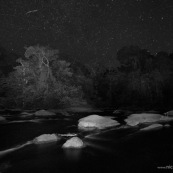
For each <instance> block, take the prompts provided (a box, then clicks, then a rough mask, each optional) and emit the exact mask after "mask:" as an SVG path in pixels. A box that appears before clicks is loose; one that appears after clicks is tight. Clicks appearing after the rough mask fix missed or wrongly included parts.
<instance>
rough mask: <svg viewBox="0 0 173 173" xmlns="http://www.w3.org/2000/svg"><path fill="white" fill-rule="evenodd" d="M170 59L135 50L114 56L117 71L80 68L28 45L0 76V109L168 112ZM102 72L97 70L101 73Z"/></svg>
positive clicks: (172, 101) (172, 76)
mask: <svg viewBox="0 0 173 173" xmlns="http://www.w3.org/2000/svg"><path fill="white" fill-rule="evenodd" d="M172 57H173V56H172V54H170V55H169V54H168V53H166V52H159V53H157V54H155V55H152V54H151V53H150V52H148V51H147V50H145V49H140V48H139V47H136V46H128V47H123V48H122V49H120V50H119V51H118V52H117V57H116V58H117V60H118V62H119V66H116V67H113V66H111V67H104V66H103V65H100V64H97V65H96V64H87V65H86V64H85V65H84V64H82V63H81V62H77V61H73V59H70V58H65V57H63V56H61V54H59V51H58V50H53V49H50V48H48V47H42V46H38V45H37V46H30V47H27V48H26V51H25V56H24V57H23V58H18V59H17V60H16V62H17V63H18V65H17V66H16V65H15V67H14V70H13V71H12V72H10V73H8V75H6V73H4V72H3V69H2V71H1V72H0V95H1V97H0V104H1V105H5V106H10V107H11V106H13V107H23V108H58V107H62V106H72V105H75V104H76V105H77V104H79V103H82V102H84V103H86V102H87V103H89V104H92V105H95V106H100V107H114V108H115V107H121V106H134V107H137V106H138V107H144V108H154V107H157V108H161V107H169V106H170V107H171V105H172V104H173V99H172V97H173V91H172V87H173V86H172V85H173V58H172ZM101 67H102V68H101Z"/></svg>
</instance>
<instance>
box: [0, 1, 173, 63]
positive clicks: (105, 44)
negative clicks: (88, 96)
mask: <svg viewBox="0 0 173 173" xmlns="http://www.w3.org/2000/svg"><path fill="white" fill-rule="evenodd" d="M36 44H40V45H45V46H47V45H48V46H50V47H52V48H56V49H59V50H60V52H61V53H65V54H67V55H70V56H72V57H73V58H77V59H79V60H83V61H87V62H88V61H93V60H95V59H97V60H98V61H105V62H108V60H109V62H110V61H111V62H112V60H114V59H115V57H116V53H117V50H118V49H120V48H122V47H123V46H128V45H137V46H139V47H140V48H144V49H148V50H149V51H150V52H151V53H155V52H159V51H167V52H172V51H173V0H0V45H1V46H3V47H4V48H6V49H8V50H10V51H14V52H16V53H17V54H19V55H23V54H24V51H25V49H24V46H30V45H36Z"/></svg>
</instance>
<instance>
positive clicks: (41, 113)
mask: <svg viewBox="0 0 173 173" xmlns="http://www.w3.org/2000/svg"><path fill="white" fill-rule="evenodd" d="M34 115H35V116H41V117H42V116H43V117H45V116H55V115H56V114H55V113H54V112H49V111H45V110H39V111H37V112H35V113H34Z"/></svg>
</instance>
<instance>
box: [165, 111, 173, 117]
mask: <svg viewBox="0 0 173 173" xmlns="http://www.w3.org/2000/svg"><path fill="white" fill-rule="evenodd" d="M164 115H165V116H167V117H173V111H168V112H165V113H164Z"/></svg>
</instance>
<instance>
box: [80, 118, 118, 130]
mask: <svg viewBox="0 0 173 173" xmlns="http://www.w3.org/2000/svg"><path fill="white" fill-rule="evenodd" d="M78 122H79V124H78V127H79V128H82V129H85V128H98V129H104V128H107V127H114V126H117V125H119V124H120V123H118V122H117V121H116V120H112V119H111V118H108V117H102V116H99V115H90V116H87V117H85V118H81V119H79V121H78Z"/></svg>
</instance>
